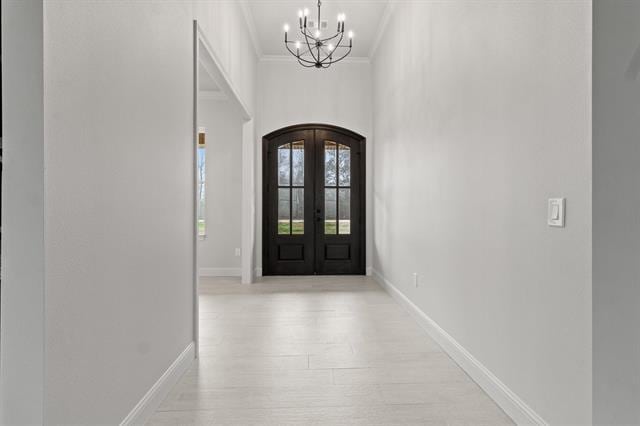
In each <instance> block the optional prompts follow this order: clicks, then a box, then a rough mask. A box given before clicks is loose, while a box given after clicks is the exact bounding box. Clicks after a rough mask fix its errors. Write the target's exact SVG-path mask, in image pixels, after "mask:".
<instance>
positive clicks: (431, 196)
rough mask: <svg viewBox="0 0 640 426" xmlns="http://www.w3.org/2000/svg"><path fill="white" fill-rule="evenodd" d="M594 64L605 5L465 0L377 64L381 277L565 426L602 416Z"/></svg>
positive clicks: (418, 5)
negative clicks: (595, 341) (594, 304)
mask: <svg viewBox="0 0 640 426" xmlns="http://www.w3.org/2000/svg"><path fill="white" fill-rule="evenodd" d="M590 55H591V2H590V1H538V0H536V1H533V0H532V1H517V2H514V1H491V2H470V1H454V0H452V1H443V2H440V1H439V2H435V1H434V2H399V4H398V5H397V8H396V10H395V12H394V14H393V16H392V18H391V21H390V24H389V27H388V29H387V32H386V33H385V36H384V37H383V39H382V44H381V46H380V48H379V50H378V52H377V55H376V57H375V58H374V62H373V83H374V94H375V100H374V119H373V122H374V137H375V143H374V144H373V151H374V156H373V157H374V167H373V181H374V197H373V200H374V224H375V229H374V248H373V256H374V257H373V260H374V263H373V265H374V268H375V269H376V270H378V271H379V272H380V273H381V274H382V275H383V276H384V277H385V278H387V279H388V280H389V281H390V282H392V283H393V284H394V285H395V286H397V287H398V288H399V289H400V290H401V291H402V292H403V293H404V294H405V295H406V296H407V297H408V298H409V299H411V301H412V302H413V303H415V304H416V305H417V306H418V307H420V309H422V310H423V311H424V312H425V313H426V314H427V315H428V316H430V317H431V318H432V319H433V320H435V321H436V322H437V323H438V324H439V325H440V326H441V327H442V328H443V329H444V330H446V331H447V332H448V333H449V334H450V335H452V336H453V337H454V338H455V339H456V340H457V341H458V342H459V343H460V344H462V345H463V346H464V347H465V348H466V349H467V350H468V351H469V352H470V353H471V354H472V355H473V356H474V357H475V358H477V359H478V360H479V361H480V362H481V363H482V364H484V365H485V366H486V367H487V368H488V369H489V370H490V371H492V372H493V373H494V374H495V375H496V376H497V377H498V378H499V379H500V380H501V381H502V382H504V383H505V384H506V385H507V386H508V387H509V388H510V389H511V390H512V391H514V392H515V393H516V394H517V395H519V396H520V398H522V399H523V400H524V401H525V402H526V403H527V404H529V405H530V406H531V408H533V409H534V410H535V411H536V412H537V413H538V414H539V415H541V416H542V417H543V418H544V419H545V420H546V421H548V422H551V423H556V424H568V423H575V424H586V423H589V422H590V420H591V136H590V131H591V111H590V108H591V100H590V89H591V62H590V60H591V58H590ZM551 197H566V198H567V227H566V228H564V229H557V228H550V227H548V226H547V217H546V216H547V199H548V198H551ZM414 272H417V273H418V274H419V287H418V288H415V287H414V286H413V282H412V274H413V273H414Z"/></svg>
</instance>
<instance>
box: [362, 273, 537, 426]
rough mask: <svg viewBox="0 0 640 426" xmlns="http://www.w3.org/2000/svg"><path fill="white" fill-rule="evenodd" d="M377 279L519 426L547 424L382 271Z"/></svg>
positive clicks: (375, 275)
mask: <svg viewBox="0 0 640 426" xmlns="http://www.w3.org/2000/svg"><path fill="white" fill-rule="evenodd" d="M372 273H373V277H374V279H375V280H376V281H377V282H378V283H380V285H381V286H382V287H383V288H384V289H385V290H386V291H387V292H388V293H389V294H390V295H391V297H393V298H394V299H395V300H396V301H397V302H398V303H399V304H400V305H401V306H402V307H403V308H405V309H406V310H407V312H408V313H409V314H410V315H411V316H412V317H413V318H414V319H415V320H416V321H417V322H418V323H419V324H420V326H421V327H422V328H424V329H425V330H426V332H427V333H429V335H430V336H431V338H433V339H434V340H435V341H436V342H437V343H438V344H439V345H440V346H441V347H442V349H443V350H444V351H445V352H446V353H447V354H448V355H449V356H450V357H451V358H453V360H454V361H455V362H456V363H458V365H459V366H460V367H461V368H462V369H463V370H464V371H466V372H467V374H468V375H469V376H471V378H472V379H473V380H474V381H475V382H476V383H477V384H478V385H479V386H480V387H481V388H482V389H484V391H485V392H486V393H487V394H488V395H489V396H490V397H491V398H492V399H493V400H494V401H495V402H496V404H498V405H499V406H500V408H502V409H503V410H504V412H505V413H507V414H508V415H509V416H510V417H511V418H512V419H513V421H514V422H516V424H518V425H530V424H535V425H547V424H548V423H547V422H545V421H544V419H543V418H542V417H540V416H539V415H538V414H537V413H536V412H535V411H533V409H532V408H531V407H529V406H528V405H527V404H526V403H525V402H524V401H523V400H522V399H521V398H520V397H518V395H516V394H515V393H514V392H513V391H511V389H509V388H508V387H507V386H506V385H505V384H504V383H502V382H501V381H500V379H498V378H497V377H496V376H495V375H494V374H493V373H492V372H491V371H489V369H488V368H486V367H485V366H484V365H482V364H481V363H480V361H478V360H477V359H476V358H474V356H473V355H471V353H469V351H467V350H466V349H465V348H464V347H463V346H462V345H461V344H460V343H458V342H457V341H456V340H455V339H454V338H453V337H452V336H451V335H449V333H447V332H446V331H445V330H443V329H442V327H440V326H439V325H438V324H437V323H436V322H435V321H434V320H432V319H431V318H429V316H428V315H427V314H425V313H424V312H423V311H422V310H420V308H418V307H417V306H416V305H415V304H413V302H411V300H409V299H408V298H407V297H406V296H405V295H404V294H403V293H402V292H401V291H400V290H398V289H397V288H396V287H395V286H394V285H393V284H392V283H391V282H389V280H387V279H386V278H384V277H383V276H382V275H381V274H380V272H378V271H376V270H375V269H373V271H372Z"/></svg>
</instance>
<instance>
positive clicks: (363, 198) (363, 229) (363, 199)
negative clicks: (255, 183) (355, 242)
mask: <svg viewBox="0 0 640 426" xmlns="http://www.w3.org/2000/svg"><path fill="white" fill-rule="evenodd" d="M301 130H329V131H332V132H336V133H341V134H343V135H345V136H347V137H350V138H353V139H355V140H357V141H358V142H359V143H360V145H361V147H362V152H363V161H362V166H361V168H360V174H359V176H358V179H360V182H362V188H363V189H362V191H360V205H361V206H362V208H361V211H360V225H359V228H360V239H361V241H360V246H361V247H362V250H361V253H360V256H361V262H362V267H363V275H367V273H368V268H367V226H366V220H367V170H366V169H367V161H366V158H367V157H366V142H367V138H365V137H364V136H362V135H361V134H359V133H356V132H354V131H352V130H349V129H346V128H344V127H340V126H335V125H332V124H326V123H304V124H294V125H291V126H286V127H282V128H280V129H277V130H274V131H272V132H270V133H267V134H266V135H264V136H263V137H262V153H261V161H262V186H261V188H260V191H261V193H262V244H261V247H260V250H261V251H262V270H263V271H264V270H265V269H266V268H267V264H268V261H267V254H268V247H266V245H267V242H268V241H269V224H268V219H269V218H268V215H267V212H268V211H269V199H268V198H267V197H265V196H264V195H265V192H266V191H265V188H266V185H267V183H268V182H269V168H268V167H266V163H267V162H266V158H267V151H268V149H269V141H270V140H272V139H274V138H277V137H279V136H281V135H284V134H287V133H290V132H295V131H301Z"/></svg>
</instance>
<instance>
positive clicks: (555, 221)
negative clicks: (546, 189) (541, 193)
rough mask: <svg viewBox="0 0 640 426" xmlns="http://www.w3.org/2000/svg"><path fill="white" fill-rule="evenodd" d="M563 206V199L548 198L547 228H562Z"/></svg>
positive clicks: (564, 202)
mask: <svg viewBox="0 0 640 426" xmlns="http://www.w3.org/2000/svg"><path fill="white" fill-rule="evenodd" d="M565 204H566V201H565V199H564V198H549V207H548V209H547V223H548V224H549V226H554V227H557V228H564V217H565V214H564V208H565Z"/></svg>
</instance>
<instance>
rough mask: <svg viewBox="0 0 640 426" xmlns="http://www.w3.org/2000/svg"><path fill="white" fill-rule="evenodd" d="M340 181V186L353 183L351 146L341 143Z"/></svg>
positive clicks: (339, 154) (339, 152)
mask: <svg viewBox="0 0 640 426" xmlns="http://www.w3.org/2000/svg"><path fill="white" fill-rule="evenodd" d="M338 174H339V177H338V183H339V184H340V186H350V185H351V148H349V147H348V146H346V145H340V146H339V149H338Z"/></svg>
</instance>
